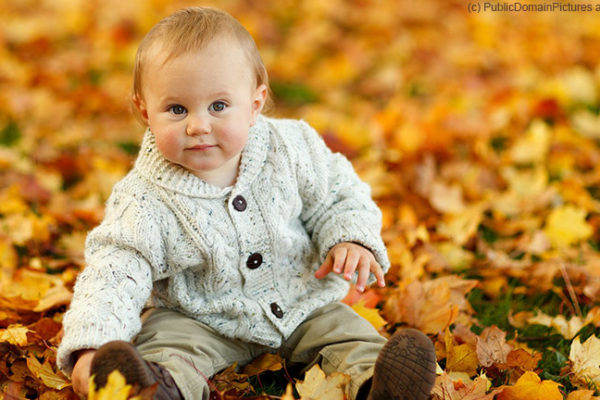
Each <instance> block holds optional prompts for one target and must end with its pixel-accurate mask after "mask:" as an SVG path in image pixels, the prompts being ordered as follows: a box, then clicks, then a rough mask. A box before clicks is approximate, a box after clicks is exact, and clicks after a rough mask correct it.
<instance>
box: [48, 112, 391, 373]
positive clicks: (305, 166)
mask: <svg viewBox="0 0 600 400" xmlns="http://www.w3.org/2000/svg"><path fill="white" fill-rule="evenodd" d="M238 196H242V197H243V199H244V204H245V206H246V208H245V209H243V210H241V211H238V209H240V208H243V207H237V208H236V204H237V203H235V202H234V199H236V198H238V199H239V197H238ZM380 229H381V213H380V211H379V209H378V208H377V206H376V205H375V203H374V202H373V201H372V200H371V197H370V189H369V187H368V185H367V184H365V183H364V182H361V181H360V179H359V178H358V176H357V175H356V173H355V172H354V170H353V168H352V165H351V164H350V162H349V161H348V160H347V159H346V158H345V157H343V156H342V155H340V154H334V153H332V152H331V151H330V150H329V149H328V148H327V146H326V145H325V143H324V142H323V140H322V139H321V137H320V136H319V135H318V134H317V133H316V132H315V131H314V130H313V129H312V128H311V127H310V126H309V125H308V124H306V123H305V122H302V121H296V120H283V119H281V120H280V119H272V118H266V117H263V116H260V117H259V118H258V120H257V123H256V124H255V125H254V126H253V127H252V128H251V130H250V135H249V138H248V143H247V144H246V147H245V148H244V150H243V152H242V159H241V163H240V167H239V174H238V178H237V181H236V183H235V185H234V186H232V187H227V188H220V187H216V186H213V185H210V184H208V183H206V182H204V181H202V180H200V179H199V178H198V177H196V176H195V175H193V174H191V173H189V172H188V171H187V170H185V169H183V168H181V167H180V166H178V165H175V164H173V163H170V162H169V161H167V160H166V159H164V158H163V157H162V155H161V154H160V153H159V151H158V150H157V148H156V145H155V142H154V136H153V135H152V133H151V132H149V131H147V132H146V134H145V136H144V140H143V142H142V146H141V149H140V153H139V155H138V159H137V160H136V163H135V166H134V168H133V169H132V170H131V171H130V172H129V174H128V175H127V176H126V177H125V178H123V180H122V181H120V182H119V183H118V184H117V185H115V187H114V189H113V193H112V194H111V196H110V198H109V200H108V202H107V204H106V216H105V218H104V220H103V221H102V223H101V224H100V225H99V226H98V227H96V228H95V229H94V230H93V231H91V232H90V234H89V235H88V238H87V241H86V252H85V256H86V265H87V266H86V268H85V269H84V271H82V272H81V274H80V275H79V277H78V279H77V283H76V285H75V290H74V296H73V300H72V302H71V306H70V308H69V310H68V312H67V313H66V314H65V317H64V320H63V326H64V333H65V334H64V338H63V340H62V343H61V344H60V346H59V349H58V365H59V367H60V368H61V369H62V370H63V371H65V372H66V373H67V374H70V373H71V371H72V368H73V361H74V360H73V357H72V354H73V353H74V352H75V351H77V350H80V349H85V348H97V347H99V346H101V345H102V344H104V343H106V342H108V341H110V340H131V339H132V338H133V337H134V336H135V335H136V334H137V332H139V330H140V327H141V322H140V312H141V310H142V308H143V306H144V305H145V304H146V303H147V301H149V302H150V304H151V305H154V306H160V307H169V308H172V309H175V310H178V311H180V312H182V313H184V314H186V315H188V316H190V317H191V318H195V319H197V320H199V321H202V322H204V323H206V324H208V325H210V326H211V327H213V328H214V329H216V330H217V331H219V332H220V333H221V334H223V335H224V336H227V337H233V338H238V339H242V340H244V341H249V342H256V343H260V344H264V345H267V346H271V347H279V346H280V345H281V343H282V341H283V340H285V339H286V338H287V337H289V335H290V334H291V333H292V332H293V331H294V330H295V329H296V327H297V326H298V325H299V324H300V323H301V322H302V321H303V320H304V319H305V318H306V317H307V316H308V315H309V314H310V313H311V312H312V311H314V310H316V309H318V308H320V307H322V306H324V305H326V304H329V303H331V302H334V301H338V300H340V299H341V298H343V297H344V296H345V294H346V292H347V291H348V283H347V282H346V281H344V280H343V279H341V278H340V277H339V276H337V275H335V274H330V275H328V276H327V277H326V278H325V279H322V280H318V279H316V278H314V276H313V275H314V272H315V271H316V270H317V268H318V267H319V265H320V264H321V263H322V262H323V260H324V259H325V256H326V255H327V253H328V251H329V249H330V248H331V247H332V246H334V245H335V244H337V243H340V242H343V241H353V242H358V243H360V244H362V245H364V246H365V247H367V248H369V249H371V250H372V251H373V254H374V255H375V257H376V259H377V261H378V262H379V263H380V264H381V265H382V267H383V268H384V270H386V271H387V269H388V268H389V261H388V258H387V254H386V250H385V246H384V244H383V241H382V240H381V236H380ZM256 254H260V261H259V262H257V261H256V257H257V256H256ZM252 255H255V256H254V257H255V258H254V261H255V264H254V265H253V264H252V263H251V262H249V258H250V259H251V256H252ZM256 264H258V265H256ZM249 265H250V266H251V267H252V268H250V267H249ZM373 280H374V277H373V276H371V282H372V281H373ZM274 304H276V305H277V306H278V307H279V310H280V312H276V311H275V310H274V309H273V307H274V306H273V305H274ZM277 314H279V315H277Z"/></svg>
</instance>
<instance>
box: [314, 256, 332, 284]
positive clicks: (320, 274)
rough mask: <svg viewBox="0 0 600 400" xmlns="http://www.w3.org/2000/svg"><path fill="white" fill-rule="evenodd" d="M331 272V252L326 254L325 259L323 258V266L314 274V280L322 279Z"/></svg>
mask: <svg viewBox="0 0 600 400" xmlns="http://www.w3.org/2000/svg"><path fill="white" fill-rule="evenodd" d="M332 270H333V256H332V255H331V252H329V254H327V257H325V261H323V264H321V266H320V267H319V269H318V270H317V271H316V272H315V278H317V279H323V278H325V277H326V276H327V274H329V273H330V272H331V271H332Z"/></svg>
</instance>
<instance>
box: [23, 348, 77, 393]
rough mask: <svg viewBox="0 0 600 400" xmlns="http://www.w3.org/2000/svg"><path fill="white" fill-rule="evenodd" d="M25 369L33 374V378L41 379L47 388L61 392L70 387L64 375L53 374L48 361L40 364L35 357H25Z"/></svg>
mask: <svg viewBox="0 0 600 400" xmlns="http://www.w3.org/2000/svg"><path fill="white" fill-rule="evenodd" d="M27 367H28V368H29V370H30V371H31V372H32V373H33V376H35V377H36V378H39V379H41V380H42V382H44V385H46V386H48V387H51V388H53V389H57V390H61V389H62V388H65V387H67V386H70V385H71V383H70V382H69V381H68V380H67V379H66V377H65V376H64V375H62V374H57V373H56V372H54V370H53V369H52V366H51V365H50V363H49V362H48V361H44V363H43V364H41V363H40V362H39V361H38V359H37V358H36V357H35V356H33V355H30V356H29V357H27Z"/></svg>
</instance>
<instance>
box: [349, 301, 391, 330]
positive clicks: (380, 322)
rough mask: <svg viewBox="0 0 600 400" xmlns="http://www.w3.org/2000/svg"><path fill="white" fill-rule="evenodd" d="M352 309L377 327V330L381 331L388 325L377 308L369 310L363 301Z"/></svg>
mask: <svg viewBox="0 0 600 400" xmlns="http://www.w3.org/2000/svg"><path fill="white" fill-rule="evenodd" d="M352 309H353V310H354V311H356V313H357V314H358V315H360V316H361V317H363V318H364V319H366V320H367V321H369V322H370V323H371V325H373V326H374V327H375V329H379V328H381V327H383V326H384V325H385V324H387V321H386V320H385V319H383V318H382V317H381V315H379V310H377V309H376V308H367V307H365V301H364V300H361V301H360V302H358V304H355V305H353V306H352Z"/></svg>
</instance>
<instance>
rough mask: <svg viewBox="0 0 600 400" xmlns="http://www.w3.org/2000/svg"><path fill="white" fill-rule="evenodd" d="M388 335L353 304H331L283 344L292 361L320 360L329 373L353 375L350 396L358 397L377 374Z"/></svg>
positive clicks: (313, 314)
mask: <svg viewBox="0 0 600 400" xmlns="http://www.w3.org/2000/svg"><path fill="white" fill-rule="evenodd" d="M386 341H387V339H385V338H384V337H383V336H381V335H380V334H379V333H377V330H376V329H375V328H374V327H373V326H372V325H371V324H370V323H369V322H368V321H367V320H365V319H364V318H362V317H361V316H360V315H358V314H357V313H356V312H355V311H354V310H353V309H352V308H351V307H349V306H347V305H346V304H343V303H333V304H329V305H327V306H325V307H323V308H321V309H319V310H317V311H315V312H314V313H312V314H311V315H310V316H309V317H308V318H307V319H306V321H304V322H303V323H302V324H301V325H300V326H299V327H298V328H297V329H296V330H295V331H294V333H292V335H291V336H290V338H289V339H288V340H287V341H286V342H285V343H284V345H283V347H282V354H283V356H284V357H285V358H287V359H289V361H290V362H291V363H301V364H307V365H308V366H307V367H306V368H305V370H307V369H308V368H310V367H311V366H312V365H314V364H315V363H320V366H321V369H322V370H323V371H324V372H325V373H326V374H331V373H333V372H336V371H338V372H343V373H345V374H348V375H350V377H351V381H350V398H351V399H356V396H357V394H358V391H359V389H360V386H361V385H362V384H363V383H365V382H366V381H367V380H369V379H370V378H371V377H372V376H373V367H374V365H375V361H376V360H377V355H378V354H379V350H381V348H382V347H383V346H384V344H385V343H386Z"/></svg>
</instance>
